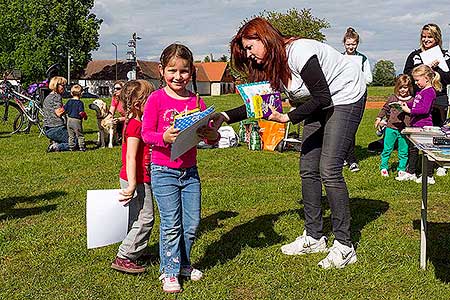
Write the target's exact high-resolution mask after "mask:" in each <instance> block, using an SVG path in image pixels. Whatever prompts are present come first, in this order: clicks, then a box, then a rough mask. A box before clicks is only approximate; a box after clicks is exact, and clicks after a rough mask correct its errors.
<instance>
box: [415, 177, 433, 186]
mask: <svg viewBox="0 0 450 300" xmlns="http://www.w3.org/2000/svg"><path fill="white" fill-rule="evenodd" d="M416 182H417V183H422V176H420V177H419V178H417V179H416ZM427 183H428V184H435V183H436V181H435V180H434V177H433V176H432V177H429V176H428V177H427Z"/></svg>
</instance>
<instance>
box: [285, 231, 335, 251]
mask: <svg viewBox="0 0 450 300" xmlns="http://www.w3.org/2000/svg"><path fill="white" fill-rule="evenodd" d="M327 251H328V249H327V238H326V237H325V236H322V237H321V238H320V239H319V240H316V239H315V238H313V237H310V236H309V235H306V230H305V231H303V235H301V236H299V237H298V238H296V239H295V241H293V242H292V243H290V244H287V245H284V246H282V247H281V252H283V253H284V254H287V255H301V254H307V253H317V252H327Z"/></svg>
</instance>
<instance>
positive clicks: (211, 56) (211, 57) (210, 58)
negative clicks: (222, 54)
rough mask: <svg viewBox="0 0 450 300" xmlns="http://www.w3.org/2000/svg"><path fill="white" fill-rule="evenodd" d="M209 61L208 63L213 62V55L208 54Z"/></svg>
mask: <svg viewBox="0 0 450 300" xmlns="http://www.w3.org/2000/svg"><path fill="white" fill-rule="evenodd" d="M209 61H210V62H213V61H214V60H213V55H212V53H210V54H209Z"/></svg>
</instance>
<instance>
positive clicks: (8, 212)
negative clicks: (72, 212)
mask: <svg viewBox="0 0 450 300" xmlns="http://www.w3.org/2000/svg"><path fill="white" fill-rule="evenodd" d="M66 194H67V193H66V192H61V191H53V192H48V193H45V194H41V195H36V196H17V197H11V198H4V199H0V221H3V220H6V219H19V218H24V217H27V216H32V215H37V214H40V213H43V212H49V211H52V210H55V209H56V207H57V205H56V204H51V205H45V206H37V207H30V208H14V206H15V205H16V204H19V203H35V202H39V201H42V200H50V199H54V198H58V197H61V196H65V195H66Z"/></svg>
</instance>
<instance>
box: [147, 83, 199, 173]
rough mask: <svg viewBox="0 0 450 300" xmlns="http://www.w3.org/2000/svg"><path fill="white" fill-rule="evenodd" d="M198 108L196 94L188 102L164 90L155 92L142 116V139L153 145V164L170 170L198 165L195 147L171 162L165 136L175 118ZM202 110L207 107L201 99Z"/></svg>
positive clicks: (169, 148)
mask: <svg viewBox="0 0 450 300" xmlns="http://www.w3.org/2000/svg"><path fill="white" fill-rule="evenodd" d="M196 107H197V99H196V96H195V94H193V93H190V97H189V98H188V99H186V100H179V99H174V98H172V97H170V96H169V95H167V93H166V91H165V90H164V89H159V90H157V91H154V92H153V93H152V94H151V95H150V96H149V97H148V100H147V103H146V104H145V108H144V115H143V116H142V139H143V140H144V142H145V143H147V144H150V145H152V146H153V147H152V163H155V164H157V165H162V166H167V167H169V168H176V169H178V168H190V167H193V166H195V165H196V164H197V148H196V147H193V148H192V149H190V150H189V151H187V152H186V153H184V154H183V155H181V156H180V157H179V158H177V159H176V160H174V161H171V160H170V150H171V148H172V145H171V144H166V143H165V142H164V139H163V134H164V132H165V131H166V130H167V128H169V127H170V126H172V123H173V117H174V116H175V115H177V114H179V113H181V112H183V111H185V110H186V109H187V110H192V109H195V108H196ZM200 109H201V110H204V109H206V105H205V103H204V102H203V100H202V99H200Z"/></svg>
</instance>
